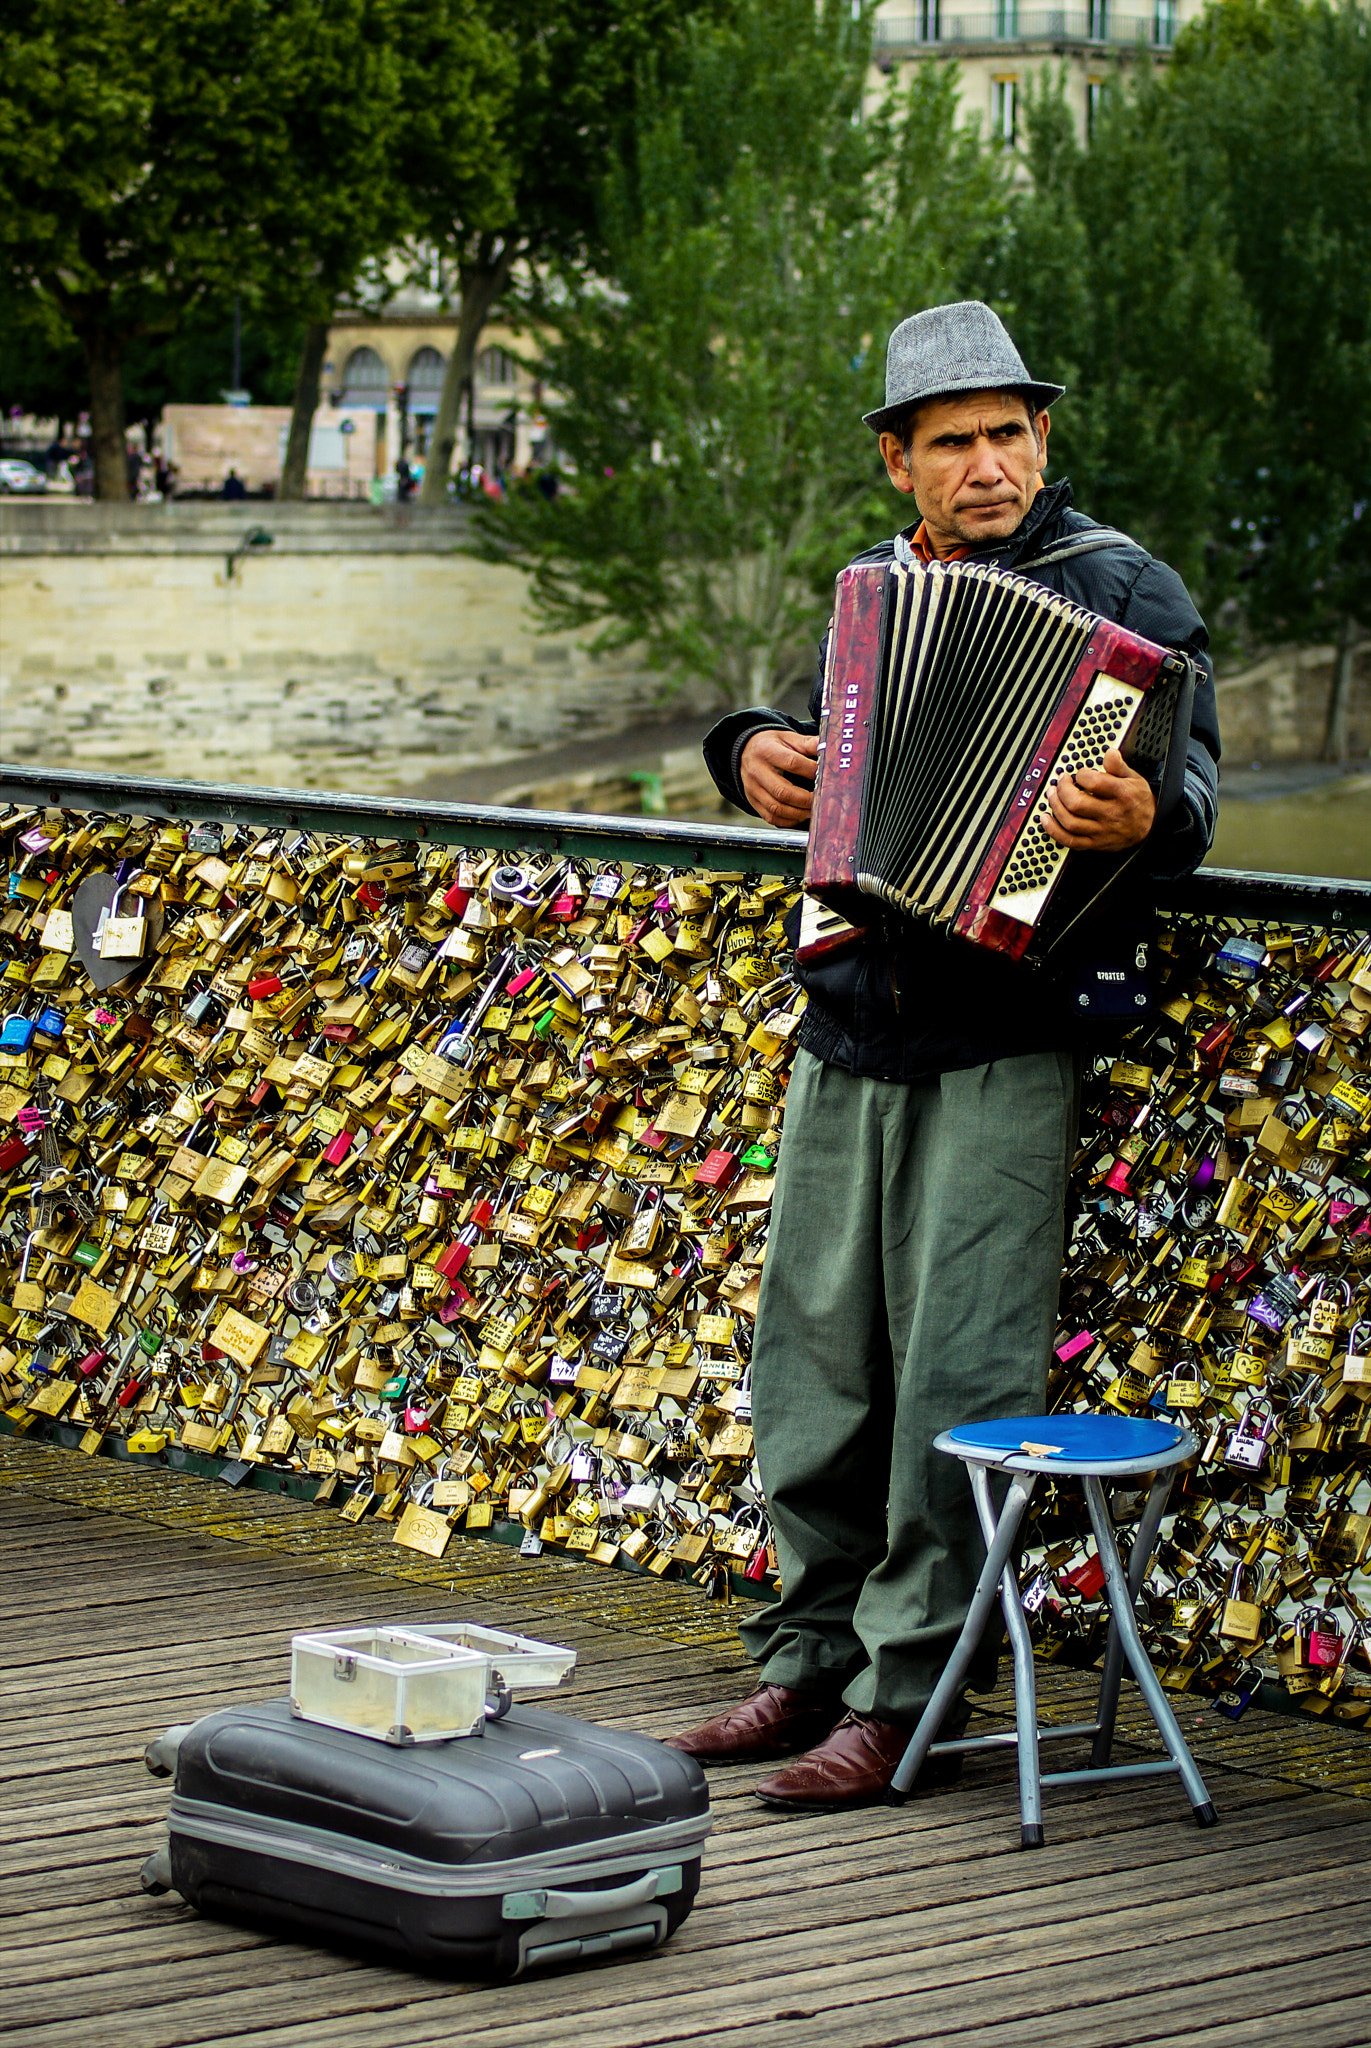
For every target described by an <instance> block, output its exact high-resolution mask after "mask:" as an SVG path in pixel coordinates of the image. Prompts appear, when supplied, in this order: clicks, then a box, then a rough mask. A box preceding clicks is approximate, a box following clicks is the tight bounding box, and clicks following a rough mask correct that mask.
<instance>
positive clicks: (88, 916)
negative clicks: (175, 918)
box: [71, 874, 162, 989]
mask: <svg viewBox="0 0 1371 2048" xmlns="http://www.w3.org/2000/svg"><path fill="white" fill-rule="evenodd" d="M119 887H120V884H119V883H118V882H117V881H116V880H115V878H114V876H113V875H110V874H95V875H87V876H86V879H85V881H84V882H82V884H81V886H80V888H79V889H78V890H77V891H76V894H75V896H74V897H73V899H72V905H71V929H72V939H73V950H74V952H75V953H76V957H77V958H78V960H79V961H80V962H81V965H82V966H83V967H84V968H85V970H86V972H87V974H88V975H89V976H90V978H91V980H92V982H93V983H94V984H95V986H96V988H98V989H106V988H113V987H114V985H115V983H116V982H120V981H128V980H130V979H131V978H132V977H133V976H134V975H137V974H144V973H146V971H147V969H148V967H149V966H150V965H151V963H152V959H153V955H154V950H155V948H156V945H157V941H158V940H159V939H160V938H161V936H162V905H161V903H160V902H159V901H158V899H157V898H156V897H155V896H149V897H140V898H139V899H138V901H139V907H140V909H141V910H142V913H143V916H144V917H145V918H146V919H147V927H148V928H147V936H146V937H145V939H144V941H143V952H142V957H141V958H140V959H138V960H102V959H101V958H100V955H99V953H98V952H97V950H96V946H95V927H96V926H97V924H99V922H100V913H101V911H102V910H108V909H109V908H110V906H111V904H112V903H113V902H114V899H115V896H116V894H117V893H118V890H119Z"/></svg>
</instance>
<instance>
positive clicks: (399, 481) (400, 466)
mask: <svg viewBox="0 0 1371 2048" xmlns="http://www.w3.org/2000/svg"><path fill="white" fill-rule="evenodd" d="M417 488H418V486H417V484H416V481H415V476H414V471H413V470H412V469H411V468H410V466H409V462H408V459H407V458H406V457H405V456H403V455H402V456H401V457H400V460H399V461H398V462H397V463H396V465H395V495H396V497H397V498H398V499H399V501H400V503H401V504H402V505H407V504H408V503H409V501H410V499H411V498H412V497H413V496H414V493H415V490H416V489H417Z"/></svg>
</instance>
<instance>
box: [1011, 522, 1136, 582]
mask: <svg viewBox="0 0 1371 2048" xmlns="http://www.w3.org/2000/svg"><path fill="white" fill-rule="evenodd" d="M1137 545H1138V543H1137V541H1135V540H1134V539H1133V538H1132V536H1131V535H1130V534H1127V533H1119V532H1117V531H1116V530H1115V528H1114V527H1112V526H1096V527H1092V529H1091V531H1090V532H1089V533H1082V534H1073V535H1072V537H1071V538H1070V539H1069V540H1063V541H1058V542H1057V544H1056V546H1055V547H1050V548H1046V549H1045V550H1044V551H1043V553H1042V554H1040V555H1034V557H1033V559H1032V560H1031V561H1029V562H1016V563H1015V564H1014V568H1015V571H1016V573H1018V572H1021V571H1023V570H1024V569H1047V568H1050V567H1051V565H1052V564H1053V563H1054V562H1069V561H1070V560H1071V558H1072V556H1073V555H1093V554H1094V552H1095V550H1096V548H1116V547H1125V548H1135V547H1137Z"/></svg>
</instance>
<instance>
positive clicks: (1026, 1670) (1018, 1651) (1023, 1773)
mask: <svg viewBox="0 0 1371 2048" xmlns="http://www.w3.org/2000/svg"><path fill="white" fill-rule="evenodd" d="M971 1490H972V1492H973V1493H974V1495H975V1497H976V1513H977V1514H978V1515H979V1516H980V1520H981V1528H982V1530H983V1531H984V1533H985V1539H986V1550H987V1553H988V1552H989V1549H990V1545H991V1542H992V1540H993V1538H994V1535H995V1504H994V1502H993V1500H992V1499H991V1495H990V1475H989V1473H988V1472H987V1470H986V1468H985V1466H984V1465H973V1466H972V1467H971ZM1000 1606H1001V1607H1002V1608H1003V1610H1004V1625H1005V1628H1006V1629H1007V1630H1008V1633H1009V1644H1010V1648H1011V1650H1012V1651H1013V1653H1014V1725H1015V1727H1016V1728H1017V1730H1018V1737H1019V1740H1018V1744H1017V1747H1018V1752H1019V1838H1020V1840H1021V1842H1022V1844H1023V1846H1024V1848H1025V1849H1041V1848H1042V1846H1043V1839H1044V1838H1043V1791H1042V1775H1041V1766H1040V1764H1039V1759H1038V1682H1037V1677H1036V1675H1035V1672H1034V1668H1033V1638H1032V1636H1031V1635H1030V1633H1029V1628H1028V1620H1027V1617H1026V1616H1025V1614H1024V1611H1023V1601H1022V1599H1021V1598H1020V1595H1019V1581H1018V1576H1017V1574H1016V1572H1015V1570H1014V1567H1013V1565H1012V1564H1010V1563H1008V1562H1006V1564H1005V1568H1004V1570H1003V1572H1002V1573H1001V1574H1000Z"/></svg>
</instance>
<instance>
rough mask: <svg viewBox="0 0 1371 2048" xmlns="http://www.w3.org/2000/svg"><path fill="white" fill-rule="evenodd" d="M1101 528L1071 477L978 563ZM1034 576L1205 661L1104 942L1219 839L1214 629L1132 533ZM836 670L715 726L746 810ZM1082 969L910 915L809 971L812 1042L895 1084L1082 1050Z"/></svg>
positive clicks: (824, 1054) (1023, 555)
mask: <svg viewBox="0 0 1371 2048" xmlns="http://www.w3.org/2000/svg"><path fill="white" fill-rule="evenodd" d="M1094 526H1095V522H1094V521H1093V520H1090V519H1087V518H1086V517H1085V516H1084V514H1083V513H1080V512H1076V511H1073V510H1072V508H1071V486H1070V484H1069V483H1067V482H1065V481H1063V482H1061V483H1058V484H1052V485H1049V486H1048V487H1047V488H1046V489H1044V490H1042V491H1040V492H1039V493H1038V495H1037V497H1036V498H1035V499H1034V500H1033V503H1032V505H1031V506H1030V507H1029V510H1028V513H1027V516H1026V517H1025V519H1024V521H1023V524H1022V525H1021V526H1020V527H1019V529H1018V531H1017V532H1016V533H1013V534H1011V535H1010V536H1009V538H1008V539H1007V540H1002V541H996V542H994V543H992V544H991V545H990V546H987V547H984V548H977V549H975V550H974V551H973V553H972V555H971V557H970V559H972V560H974V561H977V562H985V563H987V564H994V565H996V566H998V567H1002V568H1007V569H1013V568H1015V567H1016V566H1017V565H1018V563H1020V562H1027V561H1029V560H1031V559H1033V558H1034V557H1036V556H1037V555H1039V554H1041V553H1043V552H1045V551H1046V550H1049V549H1050V548H1052V547H1053V546H1054V545H1055V544H1059V543H1063V542H1068V541H1070V539H1071V538H1072V536H1073V535H1082V534H1088V533H1089V532H1091V531H1092V529H1093V528H1094ZM913 530H914V529H913V528H912V527H911V528H909V529H908V533H909V534H912V533H913ZM894 558H895V544H894V542H893V541H883V542H882V543H881V544H880V545H879V546H878V547H874V548H870V549H868V550H867V551H866V553H864V554H861V555H858V556H857V557H856V558H855V559H856V561H857V562H863V563H864V562H873V563H874V562H889V561H893V560H894ZM1025 574H1027V575H1030V576H1031V577H1032V578H1033V580H1034V581H1035V582H1037V583H1042V584H1044V585H1046V587H1047V588H1048V589H1049V590H1055V591H1058V592H1060V593H1061V594H1062V595H1063V596H1065V597H1067V598H1070V599H1071V600H1072V602H1073V603H1076V604H1080V605H1084V606H1086V607H1087V608H1088V609H1089V610H1090V611H1093V612H1097V613H1099V614H1100V616H1101V617H1103V618H1107V619H1113V620H1114V621H1115V622H1116V623H1117V624H1118V625H1121V626H1126V627H1127V628H1128V630H1129V631H1130V632H1132V633H1139V634H1141V635H1142V636H1143V637H1144V638H1146V639H1148V640H1154V641H1157V642H1159V643H1160V644H1161V645H1162V646H1163V647H1178V648H1183V649H1184V650H1186V651H1187V652H1188V653H1191V654H1193V655H1194V656H1195V657H1196V659H1197V661H1198V662H1199V664H1200V667H1201V670H1202V678H1201V681H1200V684H1199V687H1198V688H1197V690H1196V692H1195V708H1194V713H1193V716H1192V718H1191V725H1190V746H1189V758H1188V761H1187V765H1186V776H1185V800H1184V803H1183V805H1182V806H1181V809H1180V811H1179V813H1178V814H1176V815H1175V816H1173V818H1172V820H1171V821H1170V823H1169V825H1168V826H1167V827H1166V829H1165V830H1163V831H1159V832H1158V833H1155V834H1154V835H1153V836H1152V838H1150V839H1149V840H1148V842H1147V845H1146V847H1145V849H1144V852H1143V855H1142V857H1141V859H1140V861H1139V862H1138V863H1137V865H1136V866H1135V869H1134V875H1135V877H1138V878H1139V879H1138V880H1135V881H1134V882H1133V884H1132V886H1131V889H1130V891H1129V894H1128V897H1127V898H1125V895H1124V891H1123V889H1122V888H1120V890H1119V891H1118V892H1116V896H1115V897H1111V899H1110V907H1109V908H1107V909H1106V911H1105V913H1104V915H1103V917H1102V918H1101V920H1100V921H1099V923H1098V925H1097V926H1096V927H1094V928H1093V931H1092V934H1091V935H1089V936H1088V937H1087V938H1086V940H1085V941H1084V942H1083V943H1084V945H1085V947H1086V948H1087V950H1088V949H1089V947H1090V946H1092V945H1093V946H1095V947H1096V948H1098V947H1100V946H1107V945H1108V944H1109V943H1110V940H1111V935H1113V936H1116V935H1117V931H1118V929H1119V926H1120V921H1121V920H1122V919H1123V918H1125V916H1126V915H1128V914H1129V912H1127V911H1126V910H1125V907H1124V905H1125V902H1130V903H1131V905H1132V910H1133V912H1134V913H1135V912H1136V910H1137V907H1138V905H1139V901H1140V891H1141V895H1142V897H1143V898H1144V899H1145V896H1146V882H1147V880H1148V879H1149V878H1150V879H1152V880H1154V881H1156V880H1165V881H1169V880H1172V879H1175V878H1177V877H1179V876H1182V875H1187V874H1189V873H1191V871H1192V870H1193V869H1195V868H1196V867H1198V866H1199V864H1200V862H1201V861H1202V860H1203V858H1204V856H1205V854H1206V852H1207V851H1208V849H1209V843H1210V841H1211V839H1212V838H1213V836H1214V818H1215V813H1216V809H1217V803H1218V761H1219V722H1218V712H1217V708H1216V705H1215V699H1214V676H1213V667H1212V664H1211V663H1210V660H1209V636H1208V634H1207V633H1206V632H1205V629H1204V621H1203V620H1202V619H1201V618H1200V615H1199V613H1198V612H1197V611H1196V609H1195V607H1194V605H1193V604H1192V603H1191V601H1190V597H1189V595H1188V593H1187V591H1186V588H1185V585H1184V584H1183V583H1182V582H1181V579H1180V577H1179V576H1177V575H1176V573H1175V571H1174V570H1173V569H1168V568H1167V566H1166V564H1165V563H1164V562H1158V561H1155V560H1154V559H1153V557H1152V556H1151V555H1149V554H1148V553H1147V551H1146V549H1144V548H1141V547H1139V546H1138V545H1137V543H1136V542H1134V541H1131V540H1128V539H1126V538H1124V537H1121V538H1120V540H1119V541H1118V543H1117V544H1115V545H1112V546H1107V547H1099V548H1097V549H1095V550H1094V551H1093V552H1090V553H1085V554H1079V555H1075V556H1073V557H1071V558H1069V559H1067V560H1065V561H1062V562H1058V563H1055V564H1052V565H1050V566H1045V567H1041V568H1034V569H1029V570H1026V571H1025ZM823 666H824V664H823V653H822V650H821V652H820V658H819V667H818V673H817V675H816V678H815V683H814V688H813V691H812V693H811V695H810V700H809V714H810V715H809V717H808V718H804V719H801V718H789V717H787V716H785V714H784V713H782V712H779V711H770V710H763V709H751V710H746V711H733V712H730V713H729V714H728V716H727V717H726V718H722V719H720V721H719V723H718V724H717V725H716V726H715V727H714V728H713V730H712V731H711V732H710V733H709V735H708V737H707V738H706V740H705V762H706V764H707V766H708V768H709V771H710V774H711V775H712V776H713V777H714V780H715V782H716V783H717V784H718V787H719V789H720V791H721V792H722V794H723V795H724V796H725V797H727V799H728V801H729V802H730V803H731V804H736V805H737V806H738V807H739V809H741V810H751V808H752V806H751V805H750V804H749V803H748V801H747V798H746V797H745V796H744V795H743V791H742V785H741V783H740V781H739V773H738V770H739V762H740V759H741V756H742V750H743V748H744V747H745V746H746V744H747V742H748V741H749V740H750V739H751V738H752V736H753V734H754V733H756V732H760V731H763V730H764V729H765V728H767V727H769V726H770V727H780V728H783V729H784V730H787V731H790V732H800V733H816V732H817V731H818V729H819V711H820V706H821V702H822V688H823ZM1079 964H1080V963H1079V959H1078V960H1077V962H1076V965H1077V966H1079ZM1070 975H1071V968H1070V965H1068V967H1066V968H1063V969H1062V970H1061V971H1058V972H1053V971H1049V970H1046V969H1044V970H1037V971H1035V970H1033V969H1030V968H1026V967H1021V966H1018V965H1016V964H1015V963H1014V962H1012V961H1007V960H1004V959H1002V958H1001V957H1000V956H999V955H997V954H993V953H988V952H985V951H984V950H982V949H981V948H980V947H978V946H971V945H968V944H967V943H966V942H965V940H962V939H956V938H944V937H942V936H940V935H938V934H936V933H933V932H930V931H927V930H925V929H924V928H922V927H920V926H917V925H915V924H913V923H912V922H911V921H910V920H908V919H905V918H895V917H893V916H887V917H884V918H882V919H880V920H878V921H877V922H876V923H874V924H873V926H872V929H871V931H870V932H869V933H868V934H867V936H866V937H865V939H863V941H862V942H861V944H860V945H859V946H855V947H850V948H848V949H846V950H844V951H843V952H841V953H837V954H834V955H831V956H829V957H828V958H827V959H825V960H821V961H818V962H816V963H814V964H813V965H811V966H809V967H805V968H802V969H800V978H801V980H802V982H803V983H804V986H805V988H806V990H807V991H808V994H809V1007H808V1009H807V1010H806V1012H805V1016H804V1020H803V1022H802V1024H801V1027H800V1043H801V1044H802V1045H803V1046H805V1047H806V1048H807V1049H808V1050H809V1051H810V1052H812V1053H814V1054H816V1055H817V1057H818V1058H819V1059H822V1060H827V1061H829V1062H831V1063H832V1064H833V1065H835V1066H840V1067H846V1068H848V1069H849V1070H850V1071H851V1072H852V1073H856V1074H869V1075H873V1076H876V1077H879V1078H882V1079H886V1080H894V1081H917V1080H922V1079H926V1078H929V1077H931V1076H933V1075H935V1074H940V1073H945V1072H947V1071H949V1070H950V1069H952V1068H955V1067H978V1066H981V1065H983V1064H984V1063H985V1062H987V1061H989V1060H997V1059H1010V1058H1013V1057H1015V1056H1016V1055H1018V1054H1021V1053H1029V1052H1047V1051H1053V1050H1058V1049H1063V1048H1070V1047H1073V1046H1075V1045H1076V1044H1077V1043H1079V1042H1080V1039H1081V1036H1082V1024H1081V1020H1080V1017H1079V1013H1078V1012H1076V1011H1075V1010H1074V1009H1073V1007H1072V1005H1073V1002H1074V1000H1075V997H1074V996H1073V994H1072V991H1071V988H1070V987H1069V986H1068V981H1069V979H1070Z"/></svg>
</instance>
